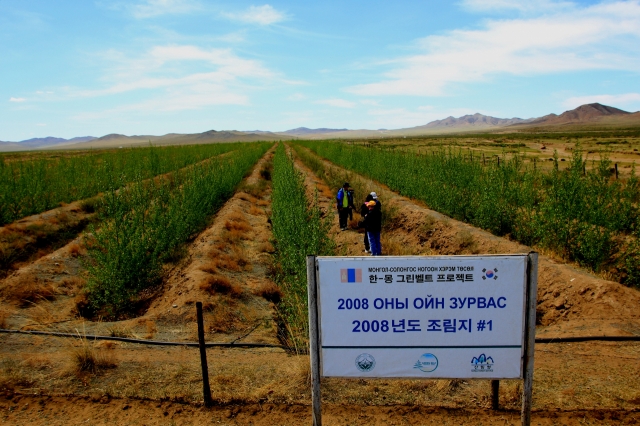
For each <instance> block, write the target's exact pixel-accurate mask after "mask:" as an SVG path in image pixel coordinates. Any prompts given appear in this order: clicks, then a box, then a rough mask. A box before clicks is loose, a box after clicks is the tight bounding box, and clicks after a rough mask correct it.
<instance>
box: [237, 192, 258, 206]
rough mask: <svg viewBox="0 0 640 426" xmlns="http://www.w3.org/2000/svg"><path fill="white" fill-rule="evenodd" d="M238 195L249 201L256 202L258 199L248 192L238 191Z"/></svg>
mask: <svg viewBox="0 0 640 426" xmlns="http://www.w3.org/2000/svg"><path fill="white" fill-rule="evenodd" d="M236 196H237V197H238V198H240V199H241V200H244V201H248V202H250V203H252V204H253V203H255V202H256V201H257V200H258V199H257V198H256V197H254V196H253V195H250V194H247V193H246V192H237V193H236Z"/></svg>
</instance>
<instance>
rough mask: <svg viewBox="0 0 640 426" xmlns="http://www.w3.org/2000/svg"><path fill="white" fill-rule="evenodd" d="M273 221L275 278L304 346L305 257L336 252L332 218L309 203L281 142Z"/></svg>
mask: <svg viewBox="0 0 640 426" xmlns="http://www.w3.org/2000/svg"><path fill="white" fill-rule="evenodd" d="M271 199H272V209H271V210H272V215H271V222H272V224H273V237H274V239H275V248H276V252H275V260H276V281H277V282H278V284H279V285H280V287H281V289H282V290H283V292H284V298H283V300H282V302H281V303H280V305H279V307H280V309H281V314H282V316H283V318H284V320H285V321H286V323H287V327H288V330H289V336H287V338H288V339H290V340H291V341H290V343H291V344H292V345H293V346H298V347H300V346H303V345H304V342H305V340H306V337H307V333H308V329H309V327H308V310H307V269H306V256H307V255H309V254H315V255H319V256H327V255H332V254H334V251H335V245H334V243H333V241H332V240H331V239H330V238H329V237H328V235H327V233H328V230H329V228H330V226H331V224H330V222H329V218H326V220H325V219H322V212H321V211H320V208H319V207H318V203H317V197H316V199H314V200H313V202H311V203H310V202H309V200H308V199H307V196H306V194H305V185H304V177H303V176H302V175H301V174H300V172H298V171H297V170H296V169H295V168H294V165H293V160H292V158H290V157H289V156H288V155H287V153H286V151H285V148H284V145H282V144H281V145H280V146H279V147H278V148H277V150H276V155H275V157H274V160H273V193H272V196H271Z"/></svg>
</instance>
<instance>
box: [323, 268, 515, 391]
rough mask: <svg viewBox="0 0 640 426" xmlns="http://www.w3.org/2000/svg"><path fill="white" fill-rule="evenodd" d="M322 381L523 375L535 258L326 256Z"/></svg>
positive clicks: (509, 376)
mask: <svg viewBox="0 0 640 426" xmlns="http://www.w3.org/2000/svg"><path fill="white" fill-rule="evenodd" d="M317 271H318V299H319V303H318V305H319V322H320V339H321V348H320V349H321V363H320V364H321V366H322V371H321V374H322V376H325V377H328V376H339V377H424V378H486V379H489V378H491V379H496V378H503V379H507V378H521V377H522V376H523V369H522V356H523V347H524V332H525V330H524V328H525V320H524V318H525V311H526V309H525V300H526V296H525V295H526V280H527V255H513V256H508V255H505V256H448V257H384V258H381V257H366V258H336V257H318V258H317Z"/></svg>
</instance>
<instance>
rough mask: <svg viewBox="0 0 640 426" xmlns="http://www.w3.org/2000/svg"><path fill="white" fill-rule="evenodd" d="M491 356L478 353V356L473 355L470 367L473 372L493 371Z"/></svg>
mask: <svg viewBox="0 0 640 426" xmlns="http://www.w3.org/2000/svg"><path fill="white" fill-rule="evenodd" d="M493 364H494V362H493V358H491V357H490V356H486V355H485V354H480V356H479V357H477V358H476V357H475V356H474V357H473V359H472V360H471V366H472V367H473V368H472V369H471V371H472V372H474V373H493Z"/></svg>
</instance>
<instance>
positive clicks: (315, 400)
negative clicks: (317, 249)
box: [307, 255, 322, 426]
mask: <svg viewBox="0 0 640 426" xmlns="http://www.w3.org/2000/svg"><path fill="white" fill-rule="evenodd" d="M307 295H308V301H309V355H310V356H309V358H310V361H311V410H312V414H311V416H312V419H313V423H312V424H313V426H321V425H322V400H321V398H320V333H319V324H318V286H317V280H316V257H315V256H313V255H309V256H307Z"/></svg>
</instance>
